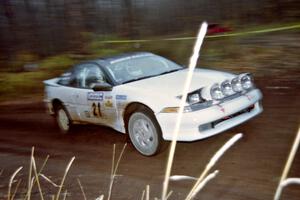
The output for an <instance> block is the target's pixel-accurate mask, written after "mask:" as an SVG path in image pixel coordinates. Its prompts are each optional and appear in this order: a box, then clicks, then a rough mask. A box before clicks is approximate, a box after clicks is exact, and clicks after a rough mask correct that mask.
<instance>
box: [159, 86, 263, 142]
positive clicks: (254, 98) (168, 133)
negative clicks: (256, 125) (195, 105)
mask: <svg viewBox="0 0 300 200" xmlns="http://www.w3.org/2000/svg"><path fill="white" fill-rule="evenodd" d="M261 99H262V94H261V92H260V90H259V89H254V90H252V91H250V92H248V93H246V94H244V95H241V96H239V97H237V98H234V99H231V100H229V101H226V102H223V103H220V104H216V105H213V106H211V107H208V108H205V109H202V110H198V111H194V112H188V113H183V116H182V121H181V125H180V130H179V135H178V138H177V141H195V140H200V139H203V138H207V137H210V136H212V135H215V134H218V133H220V132H223V131H225V130H227V129H230V128H232V127H234V126H237V125H239V124H241V123H243V122H245V121H247V120H249V119H251V118H253V117H254V116H256V115H258V114H259V113H261V112H262V111H263V108H262V105H261V103H260V100H261ZM177 115H178V114H177V113H158V114H157V115H156V118H157V121H158V123H159V125H160V127H161V130H162V134H163V138H164V139H165V140H172V139H173V132H174V128H175V123H176V119H177Z"/></svg>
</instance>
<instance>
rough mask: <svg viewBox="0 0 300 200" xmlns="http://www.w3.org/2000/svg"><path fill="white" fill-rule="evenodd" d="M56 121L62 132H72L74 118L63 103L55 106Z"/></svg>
mask: <svg viewBox="0 0 300 200" xmlns="http://www.w3.org/2000/svg"><path fill="white" fill-rule="evenodd" d="M55 121H56V124H57V126H58V128H59V130H60V132H61V133H62V134H67V133H70V132H71V130H72V127H73V124H72V120H71V118H70V116H69V113H68V111H67V110H66V109H65V107H64V106H63V105H58V106H56V108H55Z"/></svg>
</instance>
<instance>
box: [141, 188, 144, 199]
mask: <svg viewBox="0 0 300 200" xmlns="http://www.w3.org/2000/svg"><path fill="white" fill-rule="evenodd" d="M144 198H145V190H143V193H142V197H141V200H144Z"/></svg>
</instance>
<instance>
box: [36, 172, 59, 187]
mask: <svg viewBox="0 0 300 200" xmlns="http://www.w3.org/2000/svg"><path fill="white" fill-rule="evenodd" d="M40 177H42V178H43V179H45V180H46V181H47V182H49V183H50V184H51V185H53V186H54V187H59V185H57V184H56V183H54V182H53V181H52V180H51V179H50V178H48V177H47V176H45V175H44V174H40Z"/></svg>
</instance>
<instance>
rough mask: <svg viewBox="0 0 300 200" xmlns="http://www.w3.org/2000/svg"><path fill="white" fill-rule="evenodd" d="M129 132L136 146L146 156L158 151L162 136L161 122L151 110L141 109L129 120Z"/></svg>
mask: <svg viewBox="0 0 300 200" xmlns="http://www.w3.org/2000/svg"><path fill="white" fill-rule="evenodd" d="M128 133H129V137H130V140H131V142H132V144H133V145H134V147H135V148H136V149H137V150H138V151H139V152H140V153H141V154H143V155H145V156H152V155H155V154H156V153H158V151H159V150H160V147H161V143H162V142H163V141H162V137H161V130H160V127H159V124H158V123H157V121H156V119H155V117H154V116H153V114H152V113H150V111H148V110H146V109H140V110H138V111H136V112H134V113H133V114H132V115H131V116H130V117H129V121H128Z"/></svg>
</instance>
